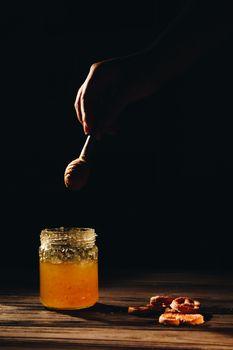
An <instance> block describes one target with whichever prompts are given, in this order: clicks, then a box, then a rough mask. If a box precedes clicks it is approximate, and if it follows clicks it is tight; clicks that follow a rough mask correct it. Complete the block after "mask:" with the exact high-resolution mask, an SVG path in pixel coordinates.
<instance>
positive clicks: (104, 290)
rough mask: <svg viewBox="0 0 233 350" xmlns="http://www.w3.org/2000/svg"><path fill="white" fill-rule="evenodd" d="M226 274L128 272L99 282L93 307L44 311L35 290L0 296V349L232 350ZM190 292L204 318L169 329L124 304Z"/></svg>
mask: <svg viewBox="0 0 233 350" xmlns="http://www.w3.org/2000/svg"><path fill="white" fill-rule="evenodd" d="M230 277H231V276H226V275H225V276H223V275H215V276H214V275H198V274H194V273H193V274H186V273H183V274H182V273H178V274H173V273H171V274H169V273H167V274H166V273H162V274H160V273H157V274H156V273H152V274H144V275H140V274H136V275H135V274H132V275H130V276H129V275H126V276H125V277H124V278H121V279H120V278H117V279H113V280H110V279H109V280H107V281H106V282H105V283H103V284H102V285H101V289H100V300H99V303H97V304H96V306H94V307H92V308H89V309H85V310H76V311H65V310H63V311H55V310H53V311H52V310H47V309H45V308H44V307H43V306H42V305H41V304H40V302H39V296H38V291H35V292H34V293H28V292H22V291H21V292H20V293H19V292H17V293H16V291H15V293H13V292H14V291H11V293H5V294H3V295H1V296H0V347H3V348H4V349H9V350H11V349H13V348H14V349H18V350H20V349H27V348H32V347H33V348H36V349H39V348H40V347H41V348H43V349H52V348H54V349H55V348H56V349H63V348H64V349H65V348H70V349H72V348H75V349H77V346H78V348H81V349H86V348H87V349H98V350H99V349H112V350H113V349H132V348H135V349H187V350H188V349H192V350H194V349H206V350H208V349H211V350H217V349H218V350H220V349H223V350H224V349H233V309H232V307H233V282H232V278H230ZM155 294H170V295H174V296H178V295H189V296H191V297H196V298H198V299H199V300H201V302H202V305H203V306H204V311H205V315H206V319H207V322H206V323H205V324H204V325H201V326H195V327H187V326H186V327H179V328H174V327H168V326H163V325H160V324H159V323H158V315H157V316H150V317H149V316H148V317H139V316H135V315H129V314H128V313H127V307H128V306H129V305H140V304H145V303H147V302H148V299H149V297H150V296H151V295H155Z"/></svg>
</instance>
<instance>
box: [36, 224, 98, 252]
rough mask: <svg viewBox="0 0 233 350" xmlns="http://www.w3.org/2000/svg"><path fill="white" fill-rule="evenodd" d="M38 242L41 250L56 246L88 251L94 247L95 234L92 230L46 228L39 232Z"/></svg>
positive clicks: (81, 228)
mask: <svg viewBox="0 0 233 350" xmlns="http://www.w3.org/2000/svg"><path fill="white" fill-rule="evenodd" d="M40 240H41V248H44V249H46V248H48V247H56V246H72V247H76V248H79V247H80V248H84V249H85V248H86V249H88V248H92V247H93V246H94V245H95V240H96V233H95V230H94V229H93V228H83V227H80V228H79V227H68V228H67V227H66V228H64V227H60V228H50V229H48V228H46V229H44V230H42V231H41V234H40Z"/></svg>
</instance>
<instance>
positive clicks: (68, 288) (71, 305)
mask: <svg viewBox="0 0 233 350" xmlns="http://www.w3.org/2000/svg"><path fill="white" fill-rule="evenodd" d="M95 240H96V234H95V230H94V229H93V228H78V227H69V228H64V227H60V228H50V229H48V228H46V229H44V230H42V231H41V234H40V241H41V245H40V247H39V257H40V301H41V303H42V304H43V305H44V306H45V307H47V308H52V309H70V310H72V309H82V308H87V307H90V306H92V305H94V304H95V303H96V302H97V300H98V248H97V246H96V244H95Z"/></svg>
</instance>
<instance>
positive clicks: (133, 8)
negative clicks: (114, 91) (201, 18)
mask: <svg viewBox="0 0 233 350" xmlns="http://www.w3.org/2000/svg"><path fill="white" fill-rule="evenodd" d="M181 3H182V2H174V1H170V2H169V1H167V2H159V1H157V2H147V3H146V2H140V3H137V2H133V3H130V2H129V3H127V6H126V2H125V4H124V5H122V4H120V3H118V2H109V3H108V4H107V3H101V2H100V3H93V2H91V1H86V2H85V3H81V2H78V1H77V2H72V1H70V2H69V1H67V2H59V1H57V2H56V3H55V2H48V3H47V4H43V3H42V2H40V3H39V2H38V3H35V2H31V3H21V2H17V3H16V2H14V3H11V2H9V3H8V5H5V6H4V8H2V10H1V18H0V20H1V32H0V35H1V66H0V70H1V129H0V130H1V165H2V167H1V212H2V215H1V226H2V230H1V254H0V260H1V261H0V263H1V266H2V267H4V266H12V267H14V266H22V267H25V268H32V269H35V268H36V269H37V266H38V247H39V244H40V242H39V234H40V230H41V229H43V228H45V227H59V226H85V227H94V228H95V229H96V232H97V234H98V237H97V241H98V246H99V250H100V264H101V266H102V267H103V268H104V267H108V268H111V267H125V268H128V267H135V268H138V269H140V268H144V267H146V268H150V269H154V270H156V269H161V268H168V269H171V268H181V269H200V268H201V269H206V268H208V269H209V268H211V269H213V270H215V269H224V270H225V269H231V268H232V266H233V265H232V248H231V236H232V174H233V172H232V122H231V120H232V103H231V100H232V76H233V74H232V73H233V72H232V67H231V65H232V52H231V51H232V50H231V46H232V42H231V40H230V39H228V40H225V41H224V42H223V43H222V44H221V45H220V47H219V48H218V49H217V48H215V49H212V50H210V52H209V54H208V55H207V56H206V57H204V58H203V59H202V60H201V61H200V62H198V63H197V64H195V65H194V66H193V67H192V68H190V69H189V70H188V72H186V73H185V74H184V75H183V76H182V77H180V78H178V79H176V80H175V81H173V82H170V83H168V84H167V85H166V86H165V87H164V88H163V89H161V90H160V92H159V93H158V94H157V95H156V96H153V97H151V98H148V99H147V100H144V101H141V102H139V103H137V104H135V105H134V106H130V107H129V108H128V109H127V111H125V113H124V115H122V117H121V128H120V131H119V132H118V134H117V135H116V136H112V137H110V136H108V137H107V136H106V137H105V138H103V139H102V140H101V141H100V142H99V143H98V144H97V146H96V150H95V154H94V157H93V164H92V173H91V176H90V179H89V182H88V184H87V186H86V187H85V188H83V189H82V190H81V191H79V192H71V191H69V190H67V189H66V188H65V186H64V183H63V173H64V169H65V167H66V165H67V164H68V163H69V162H70V161H71V160H72V159H74V158H76V157H77V156H78V155H79V152H80V150H81V147H82V145H83V143H84V141H85V136H84V134H83V131H82V127H81V125H80V124H79V123H78V121H77V119H76V114H75V110H74V107H73V105H74V100H75V97H76V93H77V90H78V88H79V86H80V85H81V84H82V82H83V81H84V79H85V77H86V75H87V73H88V70H89V67H90V65H91V64H92V63H94V62H96V61H99V60H102V59H105V58H109V57H114V56H120V55H125V54H129V53H131V52H135V51H138V50H141V49H143V48H145V47H147V45H149V44H150V43H151V42H152V41H153V40H154V38H156V36H157V35H158V33H159V32H160V31H161V30H162V29H163V28H165V27H166V25H167V23H169V21H170V20H171V19H172V18H173V17H174V16H175V15H176V13H177V12H178V11H179V6H180V5H181ZM207 20H208V19H207Z"/></svg>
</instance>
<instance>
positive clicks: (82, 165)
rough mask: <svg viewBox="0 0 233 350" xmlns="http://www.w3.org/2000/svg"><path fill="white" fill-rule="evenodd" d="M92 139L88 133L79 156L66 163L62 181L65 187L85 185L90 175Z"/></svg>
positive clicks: (74, 188) (73, 187)
mask: <svg viewBox="0 0 233 350" xmlns="http://www.w3.org/2000/svg"><path fill="white" fill-rule="evenodd" d="M94 141H95V140H94V138H93V136H91V135H88V136H87V138H86V142H85V144H84V146H83V148H82V150H81V153H80V155H79V157H78V158H76V159H74V160H72V162H70V163H69V164H68V165H67V167H66V169H65V173H64V183H65V186H66V187H67V188H69V189H71V190H80V189H81V188H82V187H83V186H85V185H86V183H87V180H88V177H89V175H90V164H89V158H90V154H91V149H92V146H93V144H94Z"/></svg>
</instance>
